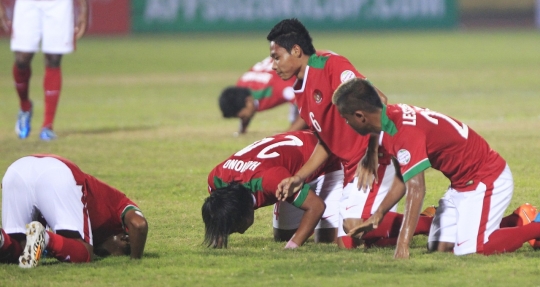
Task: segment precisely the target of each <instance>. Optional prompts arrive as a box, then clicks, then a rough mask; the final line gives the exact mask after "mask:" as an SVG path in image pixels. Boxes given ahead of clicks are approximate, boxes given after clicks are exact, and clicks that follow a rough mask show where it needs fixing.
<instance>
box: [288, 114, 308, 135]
mask: <svg viewBox="0 0 540 287" xmlns="http://www.w3.org/2000/svg"><path fill="white" fill-rule="evenodd" d="M307 128H308V126H307V124H306V121H304V120H303V119H302V118H301V117H297V118H296V120H294V122H292V124H291V126H290V127H289V129H288V130H287V132H293V131H299V130H303V129H307Z"/></svg>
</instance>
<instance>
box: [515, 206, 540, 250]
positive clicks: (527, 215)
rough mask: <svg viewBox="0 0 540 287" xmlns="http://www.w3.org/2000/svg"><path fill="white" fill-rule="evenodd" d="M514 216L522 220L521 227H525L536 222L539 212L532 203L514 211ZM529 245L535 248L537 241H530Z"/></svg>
mask: <svg viewBox="0 0 540 287" xmlns="http://www.w3.org/2000/svg"><path fill="white" fill-rule="evenodd" d="M514 214H516V215H518V216H519V217H520V218H521V226H523V225H527V224H529V223H531V222H532V221H534V220H535V218H536V216H537V214H538V210H537V209H536V207H534V206H532V205H531V204H530V203H524V204H522V205H520V206H519V207H518V208H516V210H514ZM529 244H530V245H531V246H533V247H534V246H535V244H536V239H531V240H529Z"/></svg>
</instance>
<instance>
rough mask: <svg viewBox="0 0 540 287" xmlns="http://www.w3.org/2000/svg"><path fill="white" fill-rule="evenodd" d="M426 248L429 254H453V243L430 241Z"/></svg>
mask: <svg viewBox="0 0 540 287" xmlns="http://www.w3.org/2000/svg"><path fill="white" fill-rule="evenodd" d="M427 248H428V251H429V252H453V251H454V243H453V242H442V241H431V242H428V244H427Z"/></svg>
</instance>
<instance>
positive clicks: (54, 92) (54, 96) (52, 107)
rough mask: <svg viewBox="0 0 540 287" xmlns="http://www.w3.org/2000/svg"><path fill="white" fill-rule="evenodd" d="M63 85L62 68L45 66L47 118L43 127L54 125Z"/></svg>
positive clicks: (44, 83)
mask: <svg viewBox="0 0 540 287" xmlns="http://www.w3.org/2000/svg"><path fill="white" fill-rule="evenodd" d="M61 87H62V71H61V70H60V68H51V67H46V68H45V78H44V79H43V89H44V90H45V118H44V120H43V126H42V127H43V128H50V129H52V127H53V122H54V115H55V114H56V107H57V106H58V100H59V99H60V89H61Z"/></svg>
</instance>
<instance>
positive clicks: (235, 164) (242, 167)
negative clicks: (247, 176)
mask: <svg viewBox="0 0 540 287" xmlns="http://www.w3.org/2000/svg"><path fill="white" fill-rule="evenodd" d="M260 164H261V162H260V161H253V160H250V161H248V162H244V161H243V160H239V159H229V160H227V161H226V162H225V163H224V164H223V168H225V169H230V170H235V171H238V172H244V171H246V170H248V169H249V170H252V171H254V170H255V169H256V168H257V167H258V166H259V165H260Z"/></svg>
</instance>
